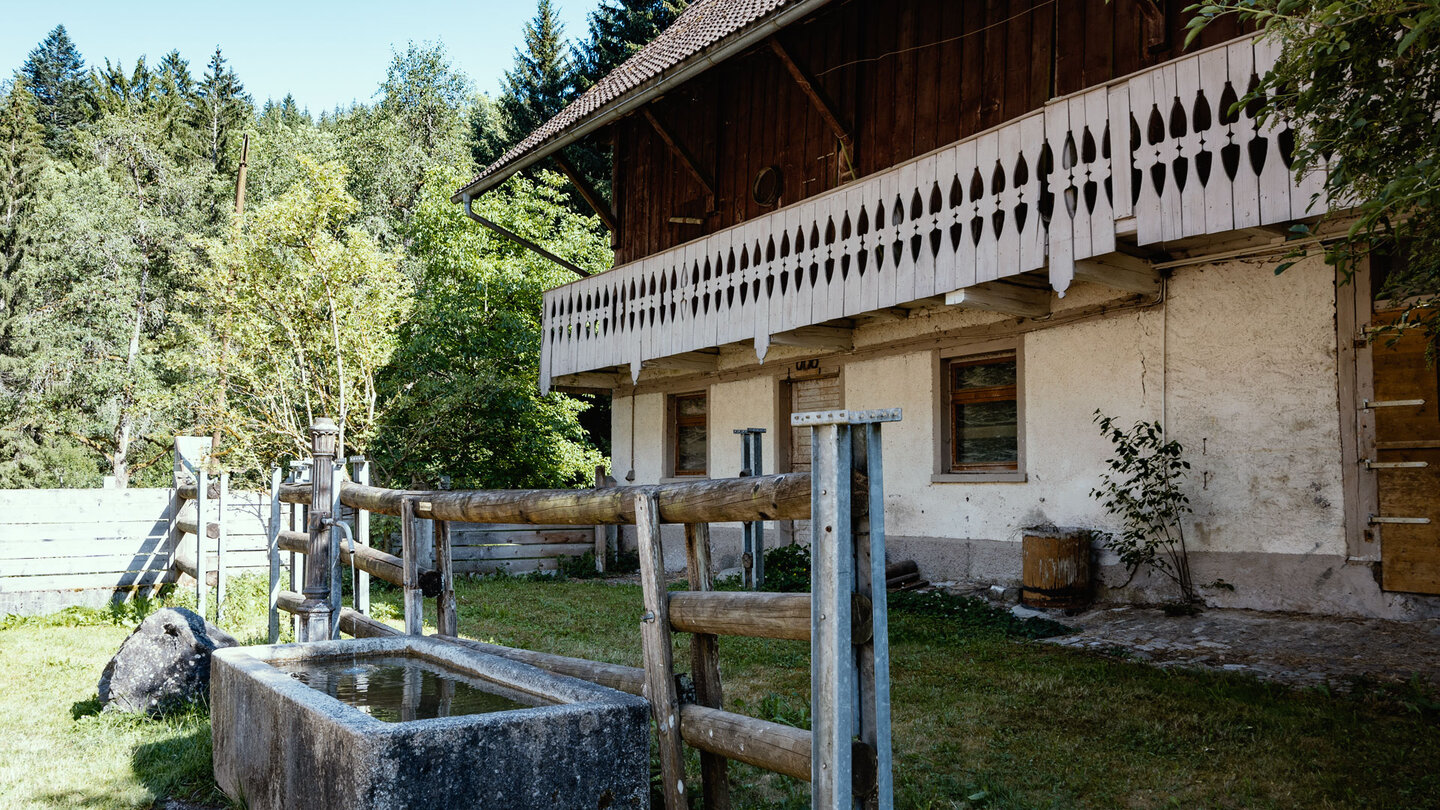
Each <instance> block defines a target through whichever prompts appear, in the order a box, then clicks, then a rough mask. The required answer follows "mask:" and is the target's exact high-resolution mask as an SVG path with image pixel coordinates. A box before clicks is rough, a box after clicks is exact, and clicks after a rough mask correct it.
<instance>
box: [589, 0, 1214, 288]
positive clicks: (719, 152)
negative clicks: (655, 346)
mask: <svg viewBox="0 0 1440 810" xmlns="http://www.w3.org/2000/svg"><path fill="white" fill-rule="evenodd" d="M1157 2H1158V3H1159V6H1163V7H1164V8H1163V9H1161V8H1159V7H1158V6H1156V3H1157ZM1187 4H1188V0H1109V2H1107V0H887V1H886V2H883V3H882V2H873V1H868V0H866V1H862V0H846V1H845V2H837V3H833V4H831V5H830V6H829V7H828V8H827V9H825V10H823V11H822V12H820V13H819V14H818V15H817V16H816V17H814V18H813V19H811V20H808V21H806V22H804V23H801V24H798V25H794V26H791V27H790V28H788V29H786V30H785V31H784V32H783V33H782V34H781V36H780V41H781V43H782V44H783V45H784V46H785V48H786V49H787V51H789V53H790V54H791V56H792V57H793V58H794V59H795V61H796V63H797V64H799V65H800V66H801V67H802V68H803V69H804V70H806V71H807V72H808V73H809V74H810V75H811V76H813V77H814V78H815V81H816V86H817V87H818V88H819V89H820V91H821V92H822V93H823V94H824V95H825V96H826V97H827V98H828V99H829V100H830V101H831V104H832V106H833V108H834V109H835V110H836V112H837V115H838V116H839V117H840V118H841V119H842V121H844V122H846V123H847V124H848V126H849V128H850V132H851V133H852V135H853V136H854V137H855V140H856V156H855V157H856V165H855V169H856V171H857V173H858V174H859V175H861V176H864V175H867V174H871V173H873V172H876V171H879V170H881V169H884V168H886V167H888V166H892V165H894V164H896V163H901V162H904V161H905V160H908V159H909V158H912V157H914V156H916V155H920V154H924V153H926V152H929V151H931V150H933V149H936V148H938V147H940V146H943V145H945V144H948V143H951V142H953V141H957V140H960V139H961V138H965V137H968V136H970V135H972V134H974V133H976V132H980V131H982V130H986V129H989V128H991V127H994V126H996V125H998V124H1000V123H1003V122H1005V121H1008V120H1010V119H1013V118H1015V117H1017V116H1020V115H1022V114H1024V113H1026V112H1029V111H1031V110H1035V109H1038V108H1040V107H1041V106H1042V105H1043V104H1044V103H1045V102H1046V101H1047V100H1048V99H1050V98H1053V97H1055V96H1059V95H1066V94H1069V93H1073V92H1076V91H1078V90H1082V89H1084V88H1086V87H1092V86H1095V85H1099V84H1103V83H1105V82H1107V81H1110V80H1111V79H1114V78H1117V77H1120V76H1124V75H1126V74H1129V73H1133V72H1135V71H1137V70H1140V69H1142V68H1145V67H1149V66H1151V65H1155V64H1158V63H1160V62H1164V61H1167V60H1170V59H1174V58H1176V57H1178V56H1180V55H1181V54H1182V53H1183V51H1182V49H1181V44H1182V43H1183V42H1184V31H1183V24H1184V20H1185V15H1184V14H1183V12H1182V9H1183V8H1184V7H1185V5H1187ZM1147 8H1154V9H1155V10H1154V11H1153V13H1146V11H1145V10H1146V9H1147ZM1240 33H1241V32H1240V30H1239V29H1238V28H1237V27H1236V26H1235V25H1234V24H1233V23H1229V22H1225V23H1222V24H1217V25H1215V26H1212V28H1211V29H1209V30H1207V31H1206V32H1205V35H1204V36H1203V37H1202V38H1201V39H1200V40H1199V41H1198V42H1197V43H1196V46H1195V47H1197V48H1198V47H1206V46H1209V45H1212V44H1216V43H1219V42H1223V41H1225V40H1228V39H1231V38H1234V37H1236V36H1238V35H1239V34H1240ZM651 109H652V111H653V112H654V114H655V115H656V117H657V118H659V119H660V120H661V121H662V122H663V123H664V125H665V126H666V128H667V129H668V130H669V131H670V132H671V133H672V134H673V135H674V136H675V139H676V140H677V141H678V142H680V143H681V144H683V145H684V146H685V147H686V148H687V149H688V150H689V151H690V153H691V155H692V156H693V157H694V158H695V160H696V162H697V164H698V165H699V167H700V169H701V171H703V172H707V173H709V175H710V176H711V178H712V182H713V185H714V187H715V192H716V209H717V210H716V211H715V212H713V213H710V214H708V215H707V212H706V211H705V207H706V206H705V203H706V200H705V195H704V193H703V191H702V190H701V187H700V185H699V184H698V183H697V182H696V181H695V180H694V178H693V177H692V176H691V175H690V173H689V172H688V171H686V169H685V168H684V167H683V166H682V165H681V163H680V162H679V161H678V160H677V159H676V158H675V157H674V156H673V155H672V154H671V153H670V151H669V150H668V149H667V148H666V146H665V144H664V143H663V142H662V141H661V140H660V138H659V137H657V136H656V134H655V132H654V130H653V129H652V128H651V126H650V124H649V123H648V122H647V121H646V120H645V118H644V117H642V116H630V117H629V118H626V119H625V120H623V121H621V122H620V123H619V124H617V125H616V131H615V132H614V133H613V135H614V138H615V144H616V160H617V165H616V175H617V177H616V179H617V186H616V187H617V188H618V189H621V190H622V192H623V193H621V194H620V196H619V199H618V203H617V206H616V207H617V209H618V212H619V214H620V220H621V226H620V229H621V233H620V239H619V247H618V249H617V251H616V255H615V262H616V264H624V263H627V262H631V261H635V260H636V259H640V258H643V257H645V256H649V255H651V254H654V253H657V252H659V251H662V250H665V249H667V248H670V247H674V246H675V245H678V244H682V243H684V242H688V241H690V240H692V239H695V238H698V237H700V236H704V235H706V234H709V233H712V232H714V231H718V230H722V229H725V228H729V227H731V226H733V225H736V224H738V223H740V222H743V221H745V220H748V219H752V218H754V217H756V216H759V215H761V214H764V213H766V212H768V211H770V210H773V208H772V207H764V206H761V205H759V204H757V203H756V202H754V200H753V199H752V197H751V185H752V183H753V181H754V178H755V176H756V174H757V173H759V171H760V170H761V169H762V168H764V167H766V166H776V167H778V168H779V169H780V172H781V174H782V177H783V189H784V192H783V197H782V198H781V200H780V202H779V205H781V206H783V205H788V204H790V203H793V202H796V201H798V200H801V199H805V198H808V197H811V196H814V195H816V194H818V193H821V192H823V191H827V190H829V189H832V188H834V187H835V186H836V185H837V183H838V180H839V174H840V173H839V168H840V167H839V166H838V165H837V160H838V156H837V154H836V142H835V140H834V138H833V136H832V134H831V132H830V130H829V128H828V127H827V126H826V125H825V122H824V121H823V120H822V118H821V116H820V114H819V113H818V112H817V111H816V110H815V108H814V106H813V105H812V104H811V103H810V101H809V99H808V98H806V96H805V95H804V94H803V93H802V92H801V90H800V89H799V87H798V86H797V85H796V83H795V82H794V81H793V80H792V79H791V77H790V75H789V74H788V73H787V72H786V70H785V68H784V67H783V66H782V65H781V64H780V62H779V60H778V59H777V58H776V56H775V55H774V54H773V53H772V52H771V51H770V49H769V48H768V47H767V46H763V45H762V46H760V47H758V48H756V49H755V50H753V51H751V52H750V53H748V54H745V55H742V56H740V57H737V58H735V59H732V60H731V61H730V62H728V63H726V64H725V65H722V66H720V67H718V68H716V69H713V70H710V71H708V72H706V73H705V74H703V75H702V76H701V77H699V78H698V79H696V80H695V81H692V82H690V83H688V84H686V85H684V86H682V87H679V88H677V89H675V90H674V91H672V92H671V93H669V94H668V95H667V96H665V97H664V98H662V99H660V100H659V101H657V102H655V103H654V104H653V105H652V107H651ZM696 217H698V218H702V219H703V220H704V224H703V225H692V224H676V223H672V222H671V221H670V220H671V218H696Z"/></svg>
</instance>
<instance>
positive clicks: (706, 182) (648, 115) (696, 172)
mask: <svg viewBox="0 0 1440 810" xmlns="http://www.w3.org/2000/svg"><path fill="white" fill-rule="evenodd" d="M640 112H641V113H643V114H644V115H645V120H646V121H649V122H650V126H651V127H652V128H654V130H655V134H656V135H659V136H660V140H662V141H664V142H665V145H666V146H668V147H670V151H671V153H673V154H674V155H675V157H676V158H677V159H678V160H679V161H680V163H681V165H683V166H684V167H685V168H686V170H688V171H689V172H690V175H691V176H692V177H694V178H695V182H697V183H699V184H700V187H701V188H703V189H705V211H706V213H709V212H712V211H714V210H715V184H714V183H713V182H711V181H710V178H708V177H706V176H705V173H704V172H702V171H700V167H699V165H697V164H696V162H695V158H693V157H691V156H690V152H689V151H688V150H686V149H685V147H683V146H681V145H680V143H679V142H678V141H676V140H675V137H674V136H673V135H671V134H670V131H669V130H667V129H666V128H665V125H664V124H662V123H660V119H659V118H656V117H655V113H653V112H651V111H650V108H649V107H641V108H640Z"/></svg>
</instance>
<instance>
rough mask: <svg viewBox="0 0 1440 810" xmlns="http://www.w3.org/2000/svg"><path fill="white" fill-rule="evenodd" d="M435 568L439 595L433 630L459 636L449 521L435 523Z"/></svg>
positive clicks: (436, 596) (436, 599)
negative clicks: (438, 582) (437, 573)
mask: <svg viewBox="0 0 1440 810" xmlns="http://www.w3.org/2000/svg"><path fill="white" fill-rule="evenodd" d="M435 568H436V570H437V571H438V572H439V574H440V593H438V594H436V595H435V629H436V632H438V633H440V634H441V635H445V636H455V635H459V634H460V606H459V605H458V604H456V601H455V566H454V565H453V564H452V562H451V559H450V521H448V520H437V521H435Z"/></svg>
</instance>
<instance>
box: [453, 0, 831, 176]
mask: <svg viewBox="0 0 1440 810" xmlns="http://www.w3.org/2000/svg"><path fill="white" fill-rule="evenodd" d="M829 3H830V0H801V2H798V3H796V4H795V5H793V6H790V7H788V8H786V9H784V10H782V11H780V12H779V13H777V14H775V15H773V16H771V17H768V18H766V19H764V20H761V21H760V22H759V23H757V24H756V25H753V26H750V27H748V28H744V29H741V30H739V31H736V32H735V33H733V34H731V35H730V36H728V37H726V38H725V39H722V40H720V41H719V42H716V43H715V44H713V45H711V46H710V47H709V48H706V49H705V50H703V51H700V52H699V53H696V54H695V55H694V56H691V57H689V58H688V59H686V60H685V61H684V62H681V63H680V64H679V65H677V66H675V67H674V68H672V69H671V70H669V71H666V72H663V73H661V74H659V75H657V76H654V77H652V78H650V79H647V80H646V81H645V82H643V83H641V84H639V85H637V86H636V89H632V90H631V91H630V92H629V93H627V94H625V95H624V96H622V97H621V98H619V99H617V100H616V101H614V102H612V103H611V104H610V105H609V106H608V107H606V108H603V109H601V110H600V111H599V112H597V113H595V114H593V115H591V116H590V117H588V118H586V119H584V120H583V121H581V122H580V123H578V124H575V125H574V126H571V127H570V128H568V129H566V130H564V131H563V132H561V133H560V134H559V135H558V136H557V137H555V138H552V139H550V140H548V141H546V142H544V143H542V144H540V145H539V146H536V147H535V148H534V149H531V150H530V151H529V152H526V153H525V154H524V155H521V156H520V157H518V158H516V159H515V160H512V161H511V162H509V163H507V164H505V165H504V166H503V167H501V168H500V169H499V170H498V171H496V172H495V173H493V174H488V175H486V176H484V177H482V178H480V179H478V180H475V181H473V182H471V183H470V184H469V185H466V186H465V187H464V188H461V189H460V190H459V191H457V192H455V193H454V194H453V195H451V197H450V202H452V203H456V204H459V203H463V202H464V201H465V200H466V199H473V198H475V197H478V196H479V195H481V194H484V193H485V192H487V191H489V190H490V189H492V188H494V187H496V186H498V185H500V184H501V183H503V182H505V181H506V180H508V179H510V177H512V176H513V175H514V174H515V173H516V172H520V171H523V170H525V169H528V168H529V167H531V166H533V165H535V164H536V163H539V162H540V161H542V160H544V159H545V158H547V157H549V156H551V155H553V154H555V153H556V152H559V151H560V150H561V149H564V148H565V147H567V146H569V145H571V144H573V143H575V142H576V141H579V140H580V139H581V138H584V137H585V136H586V135H589V134H591V133H593V132H596V131H598V130H600V129H603V128H604V127H606V126H609V125H610V124H613V123H615V122H616V121H619V120H620V119H621V118H624V117H625V116H627V115H629V114H631V113H633V112H635V111H636V110H638V109H640V108H641V107H643V106H645V105H646V104H648V103H650V102H651V101H653V100H654V99H656V98H658V97H659V96H661V95H663V94H664V93H666V92H668V91H669V90H670V88H671V87H673V86H675V85H677V84H683V83H684V82H687V81H689V80H690V79H693V78H695V77H696V76H698V75H700V74H701V73H704V72H705V71H706V70H709V69H710V68H711V67H714V66H715V65H718V64H720V63H721V62H724V61H725V60H727V59H729V58H731V57H732V56H736V55H738V54H740V53H742V52H744V51H746V50H749V49H750V48H751V47H752V46H754V45H756V44H757V43H759V42H760V41H762V40H764V39H765V38H766V37H769V36H772V35H773V34H775V33H776V32H778V31H780V30H781V29H783V28H785V27H786V26H789V25H791V24H792V23H794V22H796V21H798V20H800V19H803V18H804V17H806V16H808V15H810V14H811V13H813V12H815V11H817V10H819V9H820V8H821V7H823V6H825V5H828V4H829Z"/></svg>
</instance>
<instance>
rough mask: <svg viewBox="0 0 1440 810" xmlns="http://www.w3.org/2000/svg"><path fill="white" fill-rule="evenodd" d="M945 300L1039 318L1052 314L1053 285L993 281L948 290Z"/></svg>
mask: <svg viewBox="0 0 1440 810" xmlns="http://www.w3.org/2000/svg"><path fill="white" fill-rule="evenodd" d="M945 303H946V304H947V305H949V306H959V307H965V308H966V309H980V310H985V311H987V312H999V313H1001V314H1003V315H1018V316H1021V317H1025V318H1039V317H1042V316H1044V315H1048V314H1050V289H1049V288H1048V287H1025V286H1021V285H1019V284H1011V283H1009V282H1004V281H992V282H990V283H988V284H979V285H976V286H973V287H966V288H964V289H960V290H955V291H954V292H950V293H947V294H946V295H945Z"/></svg>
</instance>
